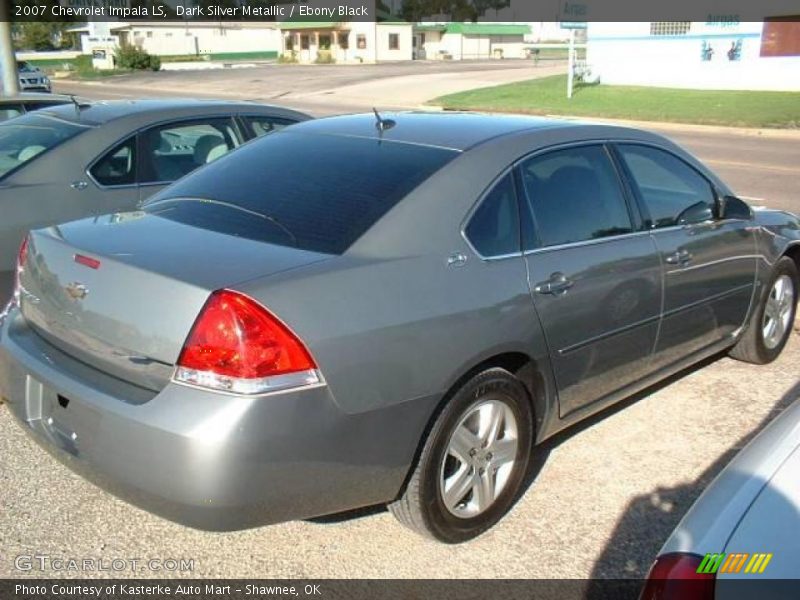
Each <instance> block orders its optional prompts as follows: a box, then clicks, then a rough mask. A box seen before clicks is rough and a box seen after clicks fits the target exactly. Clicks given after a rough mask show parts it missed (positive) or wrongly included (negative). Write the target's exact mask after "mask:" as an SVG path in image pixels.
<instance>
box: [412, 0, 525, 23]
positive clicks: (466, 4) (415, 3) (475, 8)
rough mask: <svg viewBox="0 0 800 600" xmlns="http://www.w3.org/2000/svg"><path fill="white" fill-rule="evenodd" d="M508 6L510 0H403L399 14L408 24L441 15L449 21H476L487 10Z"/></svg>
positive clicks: (496, 9)
mask: <svg viewBox="0 0 800 600" xmlns="http://www.w3.org/2000/svg"><path fill="white" fill-rule="evenodd" d="M509 5H510V0H405V2H403V8H402V9H401V14H402V16H403V19H405V20H406V21H410V22H417V21H422V20H424V19H426V18H428V17H433V16H437V15H443V16H445V17H447V19H448V20H450V21H477V20H478V18H479V17H482V16H483V15H484V14H485V13H486V11H487V10H488V9H490V8H491V9H494V10H495V11H498V10H500V9H501V8H505V7H507V6H509Z"/></svg>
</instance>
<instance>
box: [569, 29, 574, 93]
mask: <svg viewBox="0 0 800 600" xmlns="http://www.w3.org/2000/svg"><path fill="white" fill-rule="evenodd" d="M567 57H568V60H567V65H568V66H567V68H568V69H569V70H568V71H567V98H568V99H571V98H572V85H573V81H574V79H575V30H574V29H570V30H569V51H568V53H567Z"/></svg>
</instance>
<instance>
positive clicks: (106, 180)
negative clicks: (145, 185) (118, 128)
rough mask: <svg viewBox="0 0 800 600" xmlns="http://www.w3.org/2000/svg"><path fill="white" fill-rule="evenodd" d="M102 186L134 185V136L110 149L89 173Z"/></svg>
mask: <svg viewBox="0 0 800 600" xmlns="http://www.w3.org/2000/svg"><path fill="white" fill-rule="evenodd" d="M89 172H90V173H91V174H92V177H93V178H94V180H95V181H96V182H97V183H99V184H100V185H103V186H115V185H131V184H134V183H136V136H133V137H131V138H129V139H127V140H125V141H124V142H122V143H121V144H120V145H118V146H117V147H116V148H112V149H111V150H110V151H109V152H107V153H106V154H105V155H104V156H103V157H102V158H101V159H100V160H98V161H97V162H96V163H95V164H94V166H93V167H92V168H91V170H90V171H89Z"/></svg>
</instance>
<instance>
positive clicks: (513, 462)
mask: <svg viewBox="0 0 800 600" xmlns="http://www.w3.org/2000/svg"><path fill="white" fill-rule="evenodd" d="M532 423H533V418H532V410H531V404H530V400H529V398H528V393H527V390H526V389H525V386H524V385H523V384H522V383H521V382H520V381H519V379H517V378H516V377H514V376H513V375H512V374H511V373H509V372H508V371H506V370H505V369H500V368H492V369H487V370H486V371H483V372H481V373H479V374H478V375H476V376H475V377H473V378H472V379H470V380H469V381H467V382H466V383H465V384H464V385H463V386H462V387H461V388H460V389H458V391H456V393H455V394H454V395H453V397H452V398H451V399H450V401H449V402H448V403H447V404H446V405H445V407H444V409H443V410H442V412H441V413H440V414H439V416H438V417H437V418H436V421H435V422H434V424H433V427H432V428H431V431H430V433H429V435H428V437H427V439H426V440H425V445H424V447H423V449H422V453H421V454H420V457H419V461H418V463H417V465H416V466H415V468H414V471H413V472H412V474H411V477H410V479H409V481H408V485H407V486H406V489H405V492H404V493H403V495H402V496H401V497H400V498H399V499H398V500H397V501H395V502H393V503H392V504H390V505H389V510H390V511H391V512H392V514H393V515H394V516H395V517H396V518H397V519H398V520H399V521H400V522H401V523H402V524H403V525H405V526H406V527H409V528H411V529H413V530H414V531H416V532H417V533H420V534H422V535H425V536H427V537H432V538H434V539H436V540H439V541H441V542H445V543H448V544H457V543H460V542H465V541H467V540H470V539H472V538H474V537H476V536H478V535H480V534H481V533H483V532H484V531H486V530H487V529H489V528H490V527H492V526H493V525H494V524H495V523H497V522H498V521H499V520H500V519H501V518H502V517H503V516H504V515H505V514H506V512H508V510H509V509H510V508H511V506H512V505H513V504H514V502H515V501H516V499H517V494H518V493H519V490H520V486H521V485H522V482H523V480H524V478H525V474H526V472H527V468H528V461H529V459H530V451H531V442H532V438H533V424H532Z"/></svg>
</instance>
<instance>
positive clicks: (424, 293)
mask: <svg viewBox="0 0 800 600" xmlns="http://www.w3.org/2000/svg"><path fill="white" fill-rule="evenodd" d="M798 244H800V222H798V219H797V218H795V217H794V216H792V215H790V214H787V213H783V212H777V211H768V210H757V211H753V210H751V209H750V207H748V206H747V205H746V204H745V203H744V202H742V201H741V200H739V199H737V198H736V197H734V196H733V194H732V192H731V190H730V189H729V188H728V187H727V186H726V185H725V184H724V183H722V182H721V181H720V180H719V179H717V177H715V176H714V175H713V174H712V173H711V172H710V171H708V170H707V169H706V168H705V167H704V166H703V165H702V164H700V163H699V162H698V161H697V160H696V159H694V158H693V157H691V156H690V155H688V154H687V153H686V152H684V151H683V150H681V149H680V148H679V147H677V146H675V145H674V144H673V143H671V142H669V141H668V140H666V139H664V138H662V137H659V136H656V135H653V134H650V133H647V132H643V131H638V130H634V129H626V128H620V127H611V126H604V125H588V124H580V123H574V122H565V121H555V120H547V119H533V118H513V117H488V116H481V115H469V114H424V113H423V114H414V113H408V114H398V115H392V119H387V118H383V117H378V119H377V120H376V117H375V116H373V115H358V116H348V117H337V118H331V119H323V120H319V121H309V122H306V123H302V124H300V125H297V126H295V127H291V128H288V129H285V130H283V131H280V132H278V133H276V134H275V135H271V136H268V137H266V138H264V139H261V140H257V141H255V142H253V143H251V144H248V145H246V146H244V147H243V148H241V149H239V150H238V151H237V152H235V153H232V154H230V155H228V156H225V157H222V158H221V159H219V160H218V161H215V162H214V163H212V164H210V165H207V166H206V167H204V168H203V169H200V170H198V171H197V172H196V173H193V174H191V175H189V176H187V177H185V178H184V179H182V180H181V181H179V182H177V183H176V184H174V185H172V186H170V187H169V188H167V189H165V190H164V191H162V192H161V193H159V194H158V195H156V196H155V197H154V198H152V199H151V200H150V201H148V202H147V203H146V204H145V205H144V206H143V207H142V208H141V210H140V211H138V212H133V213H122V214H112V215H110V216H106V217H102V218H94V219H87V220H82V221H76V222H73V223H68V224H65V225H60V226H58V227H50V228H47V229H42V230H39V231H35V232H33V233H32V234H31V235H30V237H28V238H27V240H26V242H25V243H24V244H23V246H22V249H21V252H20V257H19V267H18V285H17V292H16V300H15V301H14V303H12V305H11V306H10V308H9V311H8V314H7V317H6V318H5V322H4V323H3V325H2V328H1V329H0V394H2V396H3V397H5V398H7V399H8V403H9V406H10V409H11V411H12V412H13V414H14V415H15V416H16V418H17V419H18V420H19V422H20V423H21V424H22V426H23V427H24V428H25V429H26V430H27V431H28V432H29V433H30V434H31V435H32V436H33V437H34V438H35V439H36V440H37V441H39V443H41V445H42V446H43V447H44V448H46V449H47V450H49V451H50V452H52V453H53V454H54V455H56V456H57V457H59V458H60V459H61V460H63V461H65V462H66V463H67V464H68V465H69V466H70V467H72V468H74V469H75V470H77V471H79V472H81V473H83V474H85V475H86V476H87V477H88V478H90V479H91V480H93V481H95V482H97V483H98V484H99V485H101V486H102V487H104V488H105V489H107V490H110V491H112V492H113V493H115V494H118V495H119V496H121V497H123V498H127V499H128V500H130V501H131V502H133V503H135V504H137V505H139V506H142V507H145V508H147V509H148V510H151V511H153V512H155V513H157V514H159V515H163V516H164V517H166V518H169V519H173V520H175V521H179V522H182V523H185V524H188V525H191V526H194V527H198V528H204V529H212V530H228V529H238V528H245V527H253V526H258V525H263V524H267V523H273V522H277V521H283V520H287V519H294V518H305V517H311V516H315V515H323V514H327V513H334V512H339V511H344V510H347V509H352V508H355V507H360V506H365V505H372V504H380V503H386V504H389V506H390V508H391V510H392V512H393V513H394V514H395V515H396V516H397V517H398V518H399V519H400V520H401V521H402V522H403V523H405V524H406V525H408V526H410V527H412V528H414V529H416V530H418V531H420V532H423V533H425V534H428V535H430V536H433V537H435V538H437V539H439V540H442V541H445V542H460V541H464V540H467V539H469V538H472V537H474V536H476V535H478V534H480V533H481V532H483V531H485V530H486V529H487V528H488V527H490V526H491V525H492V524H494V523H495V522H497V521H498V520H499V519H500V518H501V517H502V515H503V514H504V513H505V512H506V511H507V510H508V509H509V508H510V507H511V505H512V504H513V503H514V501H515V499H516V498H517V496H518V494H519V493H520V491H521V485H522V482H523V479H524V476H525V474H526V469H527V466H528V462H529V457H530V455H531V453H532V452H535V446H536V444H538V443H539V442H541V441H542V440H544V439H546V438H548V437H550V436H552V435H553V434H555V433H556V432H558V431H560V430H562V429H564V428H565V427H567V426H569V425H571V424H573V423H575V422H577V421H579V420H581V419H583V418H585V417H586V416H588V415H591V414H593V413H595V412H597V411H599V410H601V409H602V408H604V407H606V406H608V405H610V404H612V403H614V402H616V401H618V400H620V399H621V398H624V397H626V396H628V395H630V394H632V393H633V392H636V391H637V390H641V389H643V388H645V387H646V386H648V385H650V384H652V383H654V382H656V381H658V380H660V379H662V378H664V377H665V376H667V375H670V374H672V373H675V372H677V371H678V370H680V369H682V368H684V367H686V366H687V365H691V364H693V363H695V362H697V361H698V360H700V359H702V358H704V357H708V356H709V355H712V354H715V353H718V352H720V351H726V350H729V351H730V352H731V353H732V354H733V355H734V356H736V357H738V358H740V359H743V360H748V361H751V362H755V363H766V362H769V361H771V360H773V359H774V358H775V357H776V356H777V355H778V354H779V353H780V351H781V349H782V348H783V346H784V344H785V342H786V338H787V334H788V332H789V324H790V323H791V322H792V319H793V318H794V313H795V299H796V297H797V266H796V260H797V259H798V258H800V246H798Z"/></svg>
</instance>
